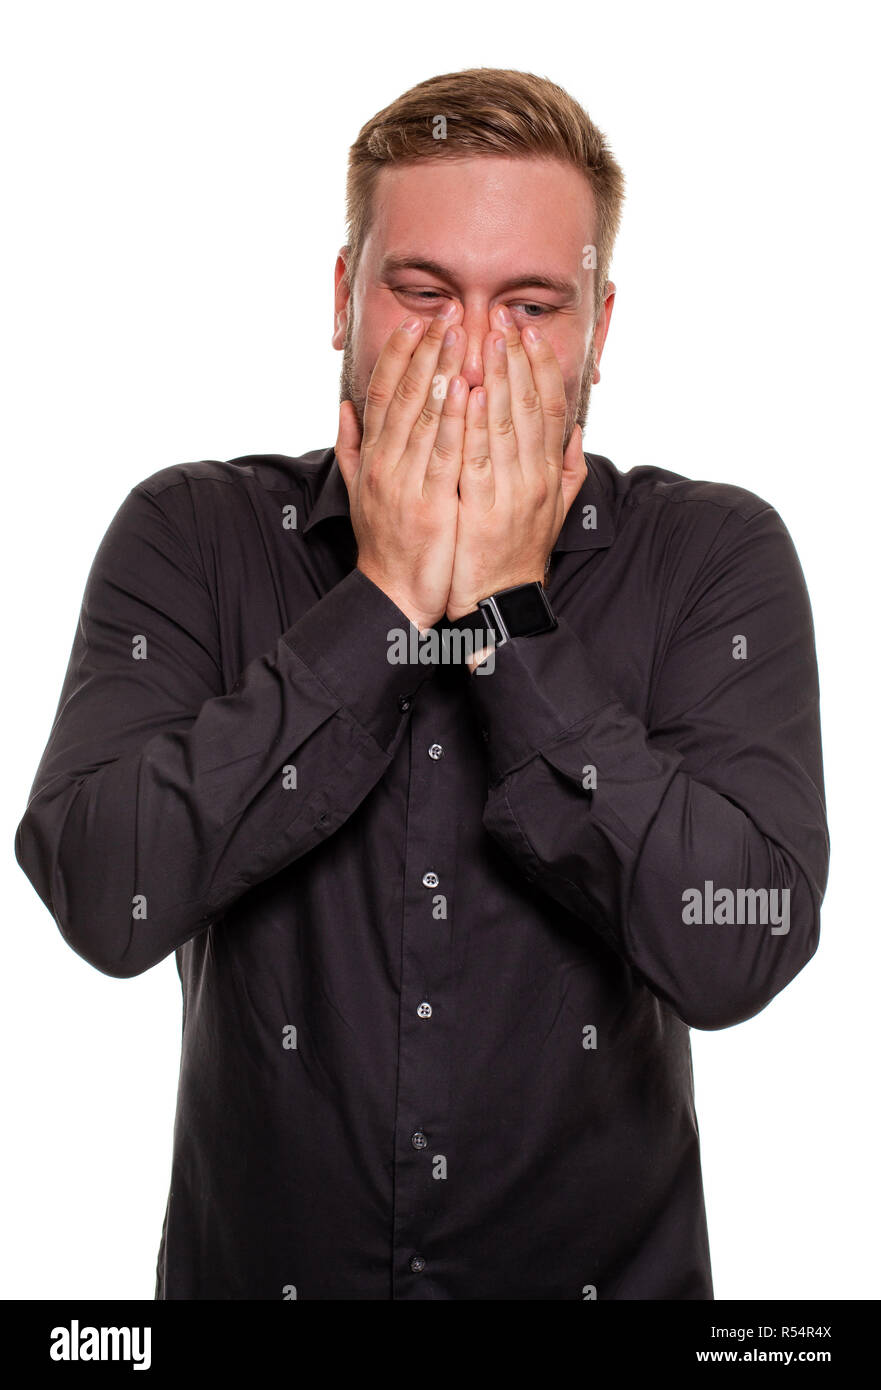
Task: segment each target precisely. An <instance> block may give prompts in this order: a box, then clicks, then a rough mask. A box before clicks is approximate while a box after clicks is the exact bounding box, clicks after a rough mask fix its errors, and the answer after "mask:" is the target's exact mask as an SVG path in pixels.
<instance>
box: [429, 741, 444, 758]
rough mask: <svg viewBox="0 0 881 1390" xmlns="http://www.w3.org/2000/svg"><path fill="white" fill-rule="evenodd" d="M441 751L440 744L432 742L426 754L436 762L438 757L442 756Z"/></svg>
mask: <svg viewBox="0 0 881 1390" xmlns="http://www.w3.org/2000/svg"><path fill="white" fill-rule="evenodd" d="M443 751H444V750H443V747H442V745H441V744H439V743H433V744H432V745H431V747H430V748H429V750H428V756H429V757H430V758H434V760H435V762H437V760H438V758H440V757H442V756H443Z"/></svg>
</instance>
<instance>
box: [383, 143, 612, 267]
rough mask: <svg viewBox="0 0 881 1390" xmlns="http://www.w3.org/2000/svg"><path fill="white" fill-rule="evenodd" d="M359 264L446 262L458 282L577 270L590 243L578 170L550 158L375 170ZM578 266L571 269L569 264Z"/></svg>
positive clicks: (442, 161)
mask: <svg viewBox="0 0 881 1390" xmlns="http://www.w3.org/2000/svg"><path fill="white" fill-rule="evenodd" d="M372 213H373V215H372V218H371V225H370V231H369V233H368V235H367V238H366V240H365V244H364V253H363V255H364V261H365V263H366V264H369V265H371V266H372V267H373V268H375V267H377V266H378V265H379V263H380V261H381V260H382V258H383V257H385V256H388V255H419V256H422V257H424V258H425V259H426V260H436V261H439V262H442V263H444V264H451V263H452V262H453V261H454V263H455V265H456V267H457V269H458V270H459V272H460V273H462V274H463V275H465V274H468V273H475V272H477V271H478V270H479V271H480V273H482V274H492V273H493V272H494V271H496V270H498V272H499V273H502V272H504V273H510V272H511V271H512V270H517V269H518V268H519V263H520V262H522V263H523V266H524V267H526V268H530V269H536V264H535V263H536V260H537V258H538V259H540V260H541V262H542V264H543V265H544V267H545V269H547V270H548V271H552V270H553V269H558V270H568V271H569V273H570V274H571V272H572V270H573V263H577V265H578V266H580V265H581V257H582V248H583V247H584V245H585V244H586V243H589V242H595V241H596V236H595V226H596V222H595V217H596V209H595V203H594V197H593V192H592V190H591V187H590V184H589V183H588V181H587V179H586V177H585V176H584V175H583V174H582V173H581V172H580V170H578V169H575V168H573V167H572V166H571V165H569V164H564V163H562V162H561V161H559V160H556V159H533V158H529V159H512V158H510V157H496V156H484V155H482V156H480V157H478V158H469V159H459V158H455V159H451V158H449V157H441V158H439V159H432V160H422V161H420V162H419V163H415V164H406V165H394V166H391V167H388V168H385V169H383V170H381V172H380V174H379V177H378V179H377V181H376V184H375V186H374V193H373V209H372ZM576 258H577V262H576Z"/></svg>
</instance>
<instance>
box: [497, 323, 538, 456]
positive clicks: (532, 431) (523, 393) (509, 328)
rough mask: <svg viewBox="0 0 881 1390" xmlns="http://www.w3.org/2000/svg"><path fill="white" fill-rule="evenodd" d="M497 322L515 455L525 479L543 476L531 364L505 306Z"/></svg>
mask: <svg viewBox="0 0 881 1390" xmlns="http://www.w3.org/2000/svg"><path fill="white" fill-rule="evenodd" d="M496 322H497V324H498V326H499V328H500V330H501V331H502V332H503V333H504V335H505V344H506V347H507V350H508V351H507V356H508V391H509V395H510V400H511V417H512V419H513V422H514V434H515V436H516V438H517V455H518V458H519V461H520V469H521V472H522V473H523V476H524V477H525V476H526V474H527V472H528V471H530V470H532V471H534V472H535V473H539V474H541V475H542V476H543V475H544V472H545V439H544V419H543V416H542V409H541V397H540V395H539V394H538V387H537V386H536V384H535V380H534V378H533V375H532V364H531V362H530V360H529V358H528V356H527V355H526V349H525V348H524V346H523V343H522V341H521V337H520V333H519V332H518V330H517V327H516V325H515V324H514V320H513V319H512V317H511V313H510V311H509V310H508V309H507V308H506V307H505V305H499V307H498V308H497V310H496Z"/></svg>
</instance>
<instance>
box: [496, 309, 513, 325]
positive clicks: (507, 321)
mask: <svg viewBox="0 0 881 1390" xmlns="http://www.w3.org/2000/svg"><path fill="white" fill-rule="evenodd" d="M496 312H497V314H498V319H499V323H500V324H502V325H503V327H505V328H510V327H511V325H512V324H513V322H514V320H513V319H512V318H511V315H510V313H509V312H508V310H507V309H506V308H505V306H504V304H500V305H499V307H498V309H497V311H496Z"/></svg>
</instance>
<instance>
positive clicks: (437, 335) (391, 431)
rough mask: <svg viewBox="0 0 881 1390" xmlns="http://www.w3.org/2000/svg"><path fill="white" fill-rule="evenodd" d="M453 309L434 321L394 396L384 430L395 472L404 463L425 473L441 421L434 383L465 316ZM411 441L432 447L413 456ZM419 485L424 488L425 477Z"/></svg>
mask: <svg viewBox="0 0 881 1390" xmlns="http://www.w3.org/2000/svg"><path fill="white" fill-rule="evenodd" d="M450 309H451V313H450V314H449V316H448V317H447V318H442V317H441V316H440V314H438V315H437V316H436V317H435V318H433V319H432V320H431V323H430V324H429V325H428V328H427V329H426V332H425V335H424V337H423V338H422V341H421V342H420V343H419V346H418V347H417V348H416V351H415V352H414V353H413V356H412V357H411V359H410V361H409V362H408V364H407V367H406V369H405V371H404V372H403V373H402V375H401V376H400V378H399V380H398V383H397V385H396V386H395V389H394V391H393V392H392V398H391V401H390V402H389V405H388V409H387V411H386V415H385V423H384V424H383V428H382V451H383V457H384V458H386V459H387V460H388V463H389V467H390V468H391V469H392V471H394V470H395V469H396V468H398V467H399V466H400V464H401V463H402V462H405V463H406V466H407V467H408V468H410V467H411V466H412V465H414V464H418V465H421V467H422V469H423V471H424V468H425V462H426V460H427V457H428V451H429V449H430V446H431V443H432V441H433V439H434V435H435V433H436V431H437V425H438V420H439V418H440V411H439V409H438V405H439V404H440V402H439V401H437V400H434V399H433V398H432V389H431V387H432V382H433V381H434V379H435V377H436V376H437V375H438V361H439V358H440V352H441V348H442V346H443V340H444V335H445V334H446V331H447V329H448V328H449V327H450V326H451V324H453V323H455V321H456V318H457V317H458V315H459V313H460V312H461V310H460V308H459V305H458V304H455V303H454V304H452V305H451V306H450ZM463 351H464V349H463ZM411 439H412V442H413V444H415V445H417V446H418V445H419V443H420V442H422V441H425V440H427V444H428V447H427V448H426V450H425V451H424V453H420V452H419V450H418V448H417V450H416V451H414V452H410V443H411ZM418 481H419V482H420V484H421V477H420V478H419V479H418Z"/></svg>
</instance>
